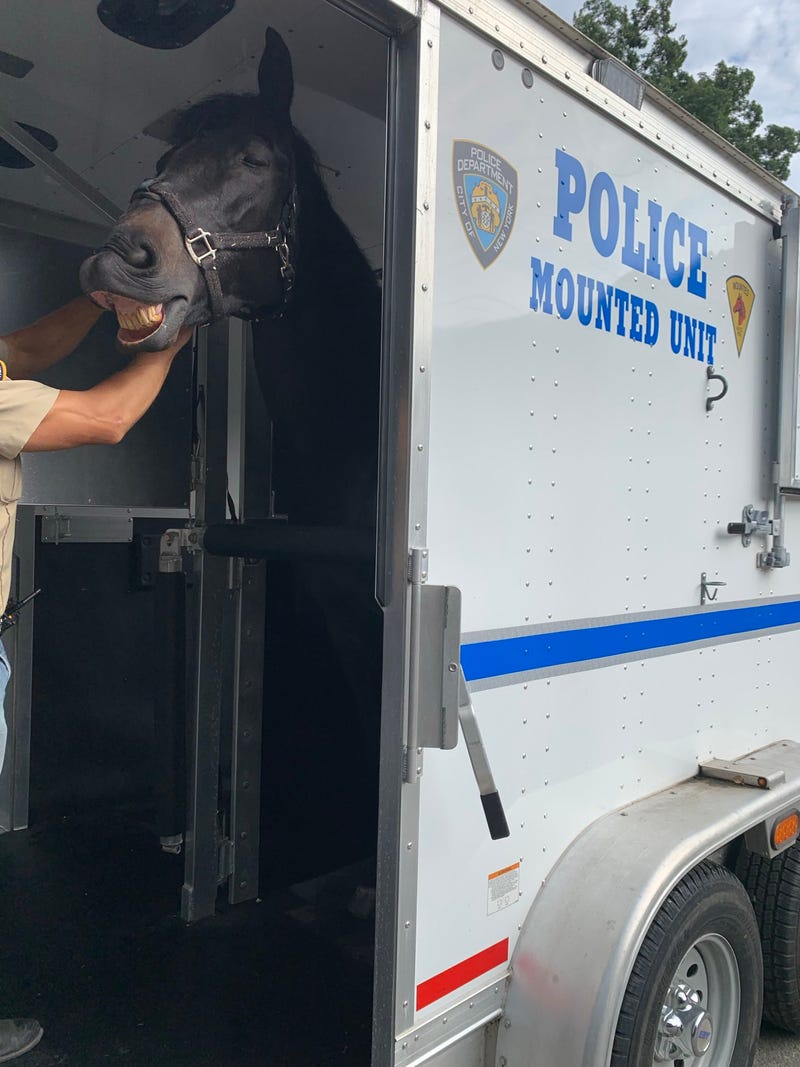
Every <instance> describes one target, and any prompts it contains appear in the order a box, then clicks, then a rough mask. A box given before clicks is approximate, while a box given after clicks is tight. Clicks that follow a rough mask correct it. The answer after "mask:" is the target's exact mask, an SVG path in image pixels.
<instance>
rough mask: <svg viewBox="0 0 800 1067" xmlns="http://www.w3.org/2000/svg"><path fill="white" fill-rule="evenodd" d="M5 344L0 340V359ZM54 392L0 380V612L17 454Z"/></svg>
mask: <svg viewBox="0 0 800 1067" xmlns="http://www.w3.org/2000/svg"><path fill="white" fill-rule="evenodd" d="M5 356H6V346H5V344H4V342H3V341H2V340H0V359H4V358H5ZM57 396H58V389H52V388H51V387H50V386H49V385H42V384H41V382H30V381H19V382H15V381H9V379H7V378H4V379H2V380H0V612H2V611H5V606H6V602H7V601H8V594H9V589H10V585H11V555H12V550H13V547H14V521H15V519H16V515H17V501H18V500H19V498H20V496H21V495H22V465H21V463H20V459H19V454H20V452H21V451H22V449H23V448H24V447H25V445H26V444H27V441H28V438H29V437H30V436H31V434H32V433H33V431H34V430H35V429H36V427H37V426H38V425H39V423H40V422H41V421H42V419H43V418H44V417H45V415H46V414H47V413H48V411H49V410H50V408H51V407H52V406H53V404H54V403H55V400H56V397H57Z"/></svg>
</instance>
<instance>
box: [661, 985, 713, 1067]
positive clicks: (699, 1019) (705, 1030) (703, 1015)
mask: <svg viewBox="0 0 800 1067" xmlns="http://www.w3.org/2000/svg"><path fill="white" fill-rule="evenodd" d="M713 1036H714V1023H713V1020H712V1018H711V1016H710V1015H709V1013H708V1012H707V1011H706V1010H705V1008H704V1007H703V1004H702V995H701V994H700V993H699V992H698V991H697V990H696V989H692V987H691V986H689V985H686V983H685V982H678V983H677V984H676V985H675V986H674V987H673V988H671V989H669V990H668V991H667V997H666V1002H665V1004H664V1007H663V1008H662V1009H661V1025H660V1026H659V1028H658V1040H657V1041H656V1061H659V1060H660V1061H661V1062H662V1063H670V1062H671V1061H674V1060H676V1059H685V1058H686V1057H687V1056H693V1057H695V1058H696V1057H698V1056H703V1055H705V1053H706V1052H708V1050H709V1048H710V1047H711V1041H712V1038H713Z"/></svg>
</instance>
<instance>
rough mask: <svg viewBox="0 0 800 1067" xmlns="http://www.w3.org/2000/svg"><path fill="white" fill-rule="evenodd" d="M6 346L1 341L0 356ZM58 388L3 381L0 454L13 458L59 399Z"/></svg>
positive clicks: (0, 412) (0, 410)
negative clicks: (57, 398)
mask: <svg viewBox="0 0 800 1067" xmlns="http://www.w3.org/2000/svg"><path fill="white" fill-rule="evenodd" d="M4 351H5V345H4V344H3V343H2V341H0V359H2V358H3V355H4ZM57 396H58V389H53V388H51V387H50V386H49V385H42V383H41V382H31V381H19V382H16V381H10V380H9V379H8V378H5V379H3V380H2V381H0V456H4V457H5V458H6V459H14V457H15V456H18V455H19V453H20V452H21V451H22V449H23V448H24V447H25V445H26V444H27V442H28V438H29V437H30V436H31V434H32V433H33V431H34V430H35V429H36V427H37V426H38V425H39V423H40V422H41V421H42V419H43V418H44V417H45V415H46V414H47V413H48V411H49V410H50V408H51V407H52V406H53V404H54V403H55V402H56V397H57Z"/></svg>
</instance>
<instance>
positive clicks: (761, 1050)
mask: <svg viewBox="0 0 800 1067" xmlns="http://www.w3.org/2000/svg"><path fill="white" fill-rule="evenodd" d="M755 1067H800V1037H795V1036H794V1035H792V1034H787V1033H784V1031H783V1030H775V1029H773V1027H771V1026H769V1025H767V1024H766V1023H765V1024H764V1026H763V1027H762V1030H761V1040H760V1041H759V1043H758V1052H757V1054H756V1061H755Z"/></svg>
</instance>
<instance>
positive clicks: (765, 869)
mask: <svg viewBox="0 0 800 1067" xmlns="http://www.w3.org/2000/svg"><path fill="white" fill-rule="evenodd" d="M737 874H738V875H739V877H740V878H741V880H742V882H743V883H744V887H745V889H746V890H747V892H748V894H749V896H750V900H751V901H752V903H753V908H754V910H755V913H756V919H757V920H758V925H759V927H760V928H761V951H762V954H763V957H764V1018H766V1019H769V1021H770V1022H771V1023H774V1024H775V1026H780V1027H781V1028H782V1029H783V1030H789V1031H790V1032H791V1033H794V1034H798V1033H800V842H795V844H793V845H792V846H791V848H788V849H787V850H786V851H785V852H781V853H780V855H778V856H776V857H775V858H774V859H772V860H768V859H766V858H765V857H763V856H758V855H756V854H755V853H754V852H748V851H747V849H744V848H743V849H742V851H741V853H740V856H739V862H738V864H737Z"/></svg>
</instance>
